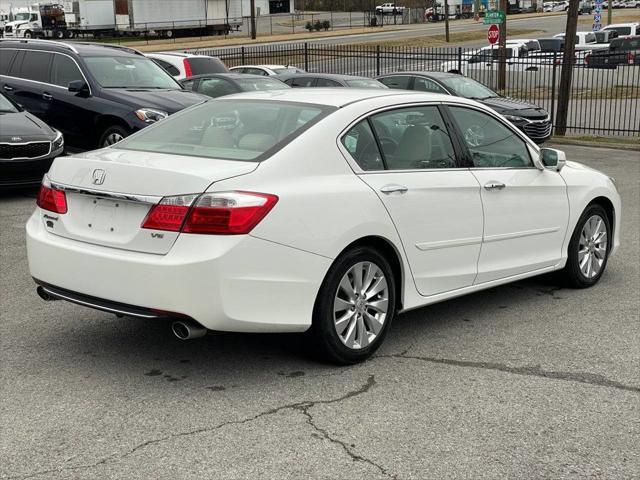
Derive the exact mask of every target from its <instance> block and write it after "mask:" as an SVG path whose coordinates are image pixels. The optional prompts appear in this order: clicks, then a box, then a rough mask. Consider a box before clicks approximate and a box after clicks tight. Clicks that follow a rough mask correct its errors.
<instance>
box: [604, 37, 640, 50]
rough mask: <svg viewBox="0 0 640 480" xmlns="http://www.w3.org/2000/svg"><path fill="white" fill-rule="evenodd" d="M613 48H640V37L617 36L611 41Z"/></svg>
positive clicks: (611, 47)
mask: <svg viewBox="0 0 640 480" xmlns="http://www.w3.org/2000/svg"><path fill="white" fill-rule="evenodd" d="M609 48H610V49H611V50H625V51H626V50H640V37H631V38H616V39H615V40H612V41H611V46H610V47H609Z"/></svg>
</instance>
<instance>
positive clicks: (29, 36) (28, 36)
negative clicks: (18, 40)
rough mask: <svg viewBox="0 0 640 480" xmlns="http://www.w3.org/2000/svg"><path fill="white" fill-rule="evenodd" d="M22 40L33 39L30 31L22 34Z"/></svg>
mask: <svg viewBox="0 0 640 480" xmlns="http://www.w3.org/2000/svg"><path fill="white" fill-rule="evenodd" d="M23 36H24V38H33V33H31V30H27V31H26V32H24V35H23Z"/></svg>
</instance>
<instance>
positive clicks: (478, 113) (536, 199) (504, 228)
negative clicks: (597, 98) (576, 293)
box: [449, 106, 569, 284]
mask: <svg viewBox="0 0 640 480" xmlns="http://www.w3.org/2000/svg"><path fill="white" fill-rule="evenodd" d="M449 112H450V115H451V117H452V119H453V122H454V123H455V124H456V125H457V129H458V132H459V136H460V138H461V140H460V142H461V143H462V144H463V147H464V148H466V149H467V155H468V159H469V162H470V164H471V165H472V168H471V173H472V174H473V175H474V176H475V178H477V180H478V182H479V185H480V186H481V187H482V188H481V196H482V207H483V211H484V234H483V240H482V251H481V253H480V259H479V261H478V277H477V279H476V281H475V283H476V284H480V283H485V282H490V281H492V280H498V279H502V278H507V277H511V276H514V275H519V274H522V273H526V272H533V271H535V270H540V269H543V268H546V267H551V266H554V265H556V264H557V263H558V262H559V261H560V258H561V257H562V244H563V241H564V237H565V233H566V230H567V224H568V221H569V203H568V196H567V186H566V184H565V182H564V180H563V179H562V177H561V176H560V175H559V174H558V173H557V172H556V171H552V170H546V169H544V170H540V169H538V168H536V167H535V165H534V163H533V159H532V155H534V154H536V150H535V149H534V148H533V147H531V146H530V145H528V143H527V142H526V141H525V140H524V139H523V138H522V137H521V136H520V134H519V133H518V132H517V130H515V129H514V128H513V127H512V126H511V125H509V124H508V123H506V122H503V121H502V120H500V119H498V117H497V116H494V115H492V114H489V113H487V112H485V111H482V110H479V109H476V108H472V107H462V106H450V107H449Z"/></svg>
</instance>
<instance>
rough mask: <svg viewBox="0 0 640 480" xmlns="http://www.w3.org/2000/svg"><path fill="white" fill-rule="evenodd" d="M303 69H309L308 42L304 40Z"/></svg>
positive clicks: (306, 70)
mask: <svg viewBox="0 0 640 480" xmlns="http://www.w3.org/2000/svg"><path fill="white" fill-rule="evenodd" d="M304 71H305V72H308V71H309V44H308V43H307V42H304Z"/></svg>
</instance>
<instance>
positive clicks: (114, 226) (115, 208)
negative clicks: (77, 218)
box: [87, 197, 127, 233]
mask: <svg viewBox="0 0 640 480" xmlns="http://www.w3.org/2000/svg"><path fill="white" fill-rule="evenodd" d="M92 202H93V205H92V207H93V208H92V209H91V210H92V211H91V214H90V215H89V219H88V223H87V227H88V228H90V229H92V230H93V231H95V232H101V233H111V232H114V233H115V232H116V231H117V230H118V229H119V224H118V219H119V218H121V217H123V216H126V209H127V204H126V202H122V201H117V200H112V199H108V198H99V197H98V198H94V199H93V200H92Z"/></svg>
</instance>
